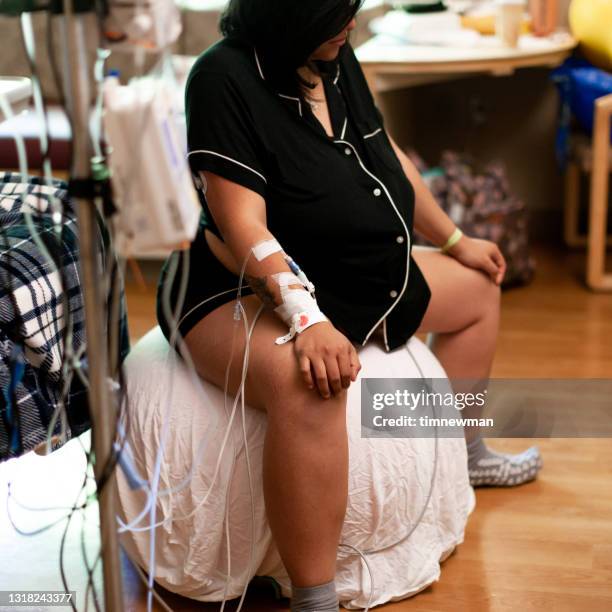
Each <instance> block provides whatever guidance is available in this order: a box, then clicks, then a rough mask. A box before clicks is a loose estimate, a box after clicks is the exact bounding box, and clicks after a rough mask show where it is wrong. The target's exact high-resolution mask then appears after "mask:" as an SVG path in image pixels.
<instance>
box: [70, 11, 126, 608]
mask: <svg viewBox="0 0 612 612" xmlns="http://www.w3.org/2000/svg"><path fill="white" fill-rule="evenodd" d="M61 19H62V26H63V28H64V32H63V33H64V40H65V41H66V45H65V51H66V53H65V59H64V63H65V70H64V83H65V85H64V90H65V98H66V104H67V105H68V109H67V110H68V112H69V113H70V116H71V118H72V129H73V134H72V143H73V144H72V146H73V164H72V168H71V178H73V179H87V178H91V157H92V151H93V147H92V143H91V138H90V135H89V110H90V102H91V87H90V74H89V72H88V67H87V47H86V45H85V36H84V17H83V15H77V14H75V13H74V10H73V3H72V0H64V14H63V16H62V18H61ZM74 203H75V207H76V211H77V216H78V222H79V243H80V259H81V278H82V280H83V297H84V303H85V329H86V333H87V360H88V373H89V411H90V415H91V423H92V434H93V440H92V443H93V449H94V454H95V463H94V472H95V475H96V478H97V479H99V478H100V476H101V474H102V471H103V469H104V466H106V465H107V462H108V460H109V457H110V456H111V449H112V444H113V442H114V433H115V425H116V422H117V406H116V403H115V401H114V400H113V398H112V395H111V392H110V386H109V380H108V373H109V371H108V354H107V342H106V333H105V332H106V321H107V317H106V309H105V304H106V299H105V298H106V296H104V295H103V289H104V283H102V282H101V278H102V274H101V272H102V270H101V263H102V262H101V257H100V251H99V247H100V244H99V240H98V228H97V221H96V207H95V203H94V202H93V200H89V199H83V198H75V199H74ZM109 333H112V330H109ZM98 500H99V512H100V531H101V534H100V546H101V553H102V567H103V572H104V608H103V609H104V610H106V611H107V612H123V609H124V607H123V586H122V579H121V562H120V557H119V540H118V535H117V526H116V525H117V523H116V519H115V516H116V488H115V477H114V474H112V475H111V476H110V478H109V480H108V481H107V482H106V484H105V485H104V487H103V488H102V490H101V491H99V495H98Z"/></svg>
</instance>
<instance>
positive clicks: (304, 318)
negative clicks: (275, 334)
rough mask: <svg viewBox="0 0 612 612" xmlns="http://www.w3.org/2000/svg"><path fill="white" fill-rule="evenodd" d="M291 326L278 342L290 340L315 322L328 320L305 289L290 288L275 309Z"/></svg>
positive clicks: (282, 342) (283, 342)
mask: <svg viewBox="0 0 612 612" xmlns="http://www.w3.org/2000/svg"><path fill="white" fill-rule="evenodd" d="M274 312H276V313H277V314H278V315H279V316H280V318H281V319H282V320H283V321H284V322H285V323H286V324H287V325H288V326H289V328H290V329H289V333H288V334H286V335H285V336H281V337H280V338H277V339H276V344H285V342H289V340H291V339H292V338H293V337H294V336H295V334H299V333H302V332H303V331H304V330H305V329H308V328H309V327H311V326H312V325H314V324H315V323H321V322H322V321H328V318H327V317H326V316H325V315H324V314H323V313H322V312H321V310H320V309H319V306H318V305H317V302H316V300H315V299H314V298H313V297H312V295H310V293H308V291H306V290H305V289H290V290H287V291H286V293H285V295H284V296H283V303H282V304H281V305H280V306H277V307H276V308H275V309H274Z"/></svg>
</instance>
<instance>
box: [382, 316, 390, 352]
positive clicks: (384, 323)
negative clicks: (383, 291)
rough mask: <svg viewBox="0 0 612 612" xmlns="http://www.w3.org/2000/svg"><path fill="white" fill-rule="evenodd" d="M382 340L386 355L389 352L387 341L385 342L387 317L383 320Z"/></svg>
mask: <svg viewBox="0 0 612 612" xmlns="http://www.w3.org/2000/svg"><path fill="white" fill-rule="evenodd" d="M383 338H384V341H385V348H386V349H387V353H388V352H389V341H388V340H387V317H385V318H384V320H383Z"/></svg>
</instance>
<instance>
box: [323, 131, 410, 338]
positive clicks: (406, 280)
mask: <svg viewBox="0 0 612 612" xmlns="http://www.w3.org/2000/svg"><path fill="white" fill-rule="evenodd" d="M334 142H335V143H336V144H344V145H347V146H349V147H350V148H351V149H352V150H353V153H354V154H355V157H356V158H357V161H358V162H359V165H360V166H361V168H362V169H363V171H364V172H365V173H366V174H367V175H368V176H370V177H372V178H373V179H374V180H375V181H376V182H377V183H378V184H379V185H380V186H381V187H382V188H383V191H384V192H385V194H386V196H387V197H388V198H389V202H391V206H393V210H394V211H395V213H396V214H397V216H398V218H399V220H400V221H401V223H402V225H403V226H404V230H405V232H406V241H407V242H406V245H407V248H408V253H410V233H409V232H408V228H407V227H406V223H405V222H404V219H403V218H402V215H400V212H399V210H397V207H396V206H395V202H394V201H393V198H392V197H391V194H390V193H389V190H388V189H387V186H386V185H385V184H384V183H383V182H382V181H381V180H380V179H379V178H378V177H376V176H375V175H374V174H372V173H371V172H370V171H369V170H368V169H367V168H366V167H365V166H364V165H363V162H362V161H361V158H360V157H359V153H357V149H355V147H354V146H353V145H352V144H351V143H350V142H347V141H346V140H334ZM409 273H410V257H409V256H408V258H407V259H406V276H405V277H404V284H403V285H402V290H401V291H400V292H399V293H398V295H397V297H396V298H395V301H394V302H393V304H391V306H390V307H389V308H388V309H387V311H386V312H385V313H384V314H383V315H382V317H380V319H378V321H376V323H375V324H374V326H373V327H372V329H371V330H370V331H369V332H368V335H367V336H366V337H365V339H364V341H363V342H362V343H361V345H362V346H364V345H365V343H366V342H367V341H368V339H369V338H370V336H371V335H372V332H373V331H374V330H375V329H376V328H377V327H378V326H379V325H380V323H381V321H383V319H385V317H386V316H387V315H388V314H389V313H390V312H391V311H392V310H393V309H394V308H395V306H396V304H397V303H398V302H399V301H400V299H401V298H402V295H403V294H404V292H405V291H406V286H407V285H408V275H409ZM387 350H389V349H388V347H387Z"/></svg>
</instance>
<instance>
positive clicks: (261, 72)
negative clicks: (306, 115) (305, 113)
mask: <svg viewBox="0 0 612 612" xmlns="http://www.w3.org/2000/svg"><path fill="white" fill-rule="evenodd" d="M253 53H254V54H255V63H256V64H257V70H258V71H259V76H260V77H261V78H262V80H263V81H265V80H266V77H265V76H264V73H263V70H262V69H261V63H260V62H259V55H257V49H256V48H255V47H253ZM276 95H277V96H280V97H281V98H285V99H287V100H293V101H294V102H297V104H298V112H299V113H300V117H301V116H302V102H301V101H300V99H299V98H295V97H293V96H286V95H285V94H282V93H278V92H277V93H276Z"/></svg>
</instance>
